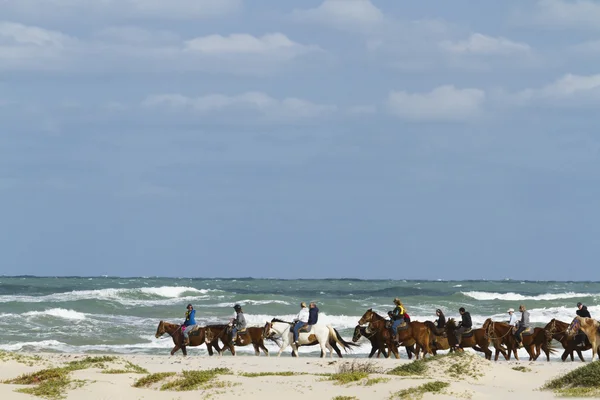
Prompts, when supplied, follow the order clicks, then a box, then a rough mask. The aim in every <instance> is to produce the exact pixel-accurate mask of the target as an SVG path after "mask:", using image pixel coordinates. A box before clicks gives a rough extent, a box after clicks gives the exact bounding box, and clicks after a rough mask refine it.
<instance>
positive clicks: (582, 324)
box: [567, 316, 600, 361]
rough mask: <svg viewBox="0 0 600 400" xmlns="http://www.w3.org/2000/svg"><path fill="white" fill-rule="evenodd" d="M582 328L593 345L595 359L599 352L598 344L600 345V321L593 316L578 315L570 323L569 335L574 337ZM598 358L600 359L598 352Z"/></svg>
mask: <svg viewBox="0 0 600 400" xmlns="http://www.w3.org/2000/svg"><path fill="white" fill-rule="evenodd" d="M580 330H581V331H582V332H583V333H585V336H587V338H588V340H589V342H590V344H591V345H592V361H594V358H595V357H596V354H598V346H600V322H598V321H596V320H595V319H593V318H583V317H580V316H577V317H575V319H573V322H571V325H569V328H568V329H567V336H568V337H569V338H573V337H574V336H575V335H576V334H577V333H579V331H580ZM598 358H599V359H600V354H598Z"/></svg>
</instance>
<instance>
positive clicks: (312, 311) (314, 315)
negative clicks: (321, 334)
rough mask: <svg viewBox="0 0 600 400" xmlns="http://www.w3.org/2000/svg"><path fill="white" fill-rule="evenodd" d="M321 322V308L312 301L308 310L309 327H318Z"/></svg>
mask: <svg viewBox="0 0 600 400" xmlns="http://www.w3.org/2000/svg"><path fill="white" fill-rule="evenodd" d="M318 320H319V308H318V307H317V304H316V303H315V302H314V301H311V302H310V304H309V309H308V325H316V324H317V321H318Z"/></svg>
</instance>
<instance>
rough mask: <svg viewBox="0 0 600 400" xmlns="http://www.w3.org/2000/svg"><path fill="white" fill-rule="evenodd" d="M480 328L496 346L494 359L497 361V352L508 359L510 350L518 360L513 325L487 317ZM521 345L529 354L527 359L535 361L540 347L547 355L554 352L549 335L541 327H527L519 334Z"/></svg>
mask: <svg viewBox="0 0 600 400" xmlns="http://www.w3.org/2000/svg"><path fill="white" fill-rule="evenodd" d="M482 329H484V330H485V333H486V336H487V338H488V339H490V341H491V342H492V343H493V344H494V347H495V348H496V356H495V358H494V360H495V361H498V355H499V354H498V353H499V352H502V354H503V355H504V358H505V359H506V360H510V356H511V352H512V353H513V354H514V356H515V359H517V361H518V360H519V353H518V352H517V350H518V348H517V342H516V340H515V337H514V332H513V327H512V326H511V325H509V324H507V323H505V322H494V321H492V319H491V318H488V319H486V320H485V322H484V323H483V327H482ZM521 338H522V343H523V347H525V350H526V351H527V354H529V361H535V360H536V359H537V358H538V357H539V355H540V348H542V349H543V350H544V353H546V354H547V355H548V356H549V354H550V353H553V352H554V349H553V348H552V346H551V345H550V343H549V342H550V340H551V337H550V336H549V335H548V334H547V332H546V331H545V330H544V329H543V328H529V329H527V330H526V331H524V332H523V333H522V334H521ZM502 344H504V345H506V347H507V349H508V355H507V354H506V353H505V352H504V349H503V348H502Z"/></svg>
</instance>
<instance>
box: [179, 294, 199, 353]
mask: <svg viewBox="0 0 600 400" xmlns="http://www.w3.org/2000/svg"><path fill="white" fill-rule="evenodd" d="M197 326H198V325H196V310H194V307H193V306H192V305H191V304H188V305H187V311H186V312H185V321H183V324H182V325H181V330H182V331H183V345H184V346H187V345H189V344H190V331H191V330H192V329H194V328H195V327H197Z"/></svg>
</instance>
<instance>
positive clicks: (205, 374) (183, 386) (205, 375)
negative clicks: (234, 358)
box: [160, 368, 231, 392]
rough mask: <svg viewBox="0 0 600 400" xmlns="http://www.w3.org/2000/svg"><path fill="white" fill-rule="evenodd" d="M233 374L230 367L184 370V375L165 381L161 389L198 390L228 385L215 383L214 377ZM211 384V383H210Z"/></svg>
mask: <svg viewBox="0 0 600 400" xmlns="http://www.w3.org/2000/svg"><path fill="white" fill-rule="evenodd" d="M224 374H231V370H229V369H228V368H213V369H209V370H203V371H199V370H196V371H193V370H191V371H185V370H184V371H183V372H182V377H181V378H179V379H176V380H174V381H172V382H168V383H165V384H164V385H162V386H161V388H160V390H174V391H178V392H182V391H189V390H196V389H200V388H205V389H206V388H208V386H217V387H220V386H223V387H224V386H226V385H215V384H214V382H213V381H214V379H215V378H216V377H217V376H219V375H224ZM209 384H211V385H209Z"/></svg>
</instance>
